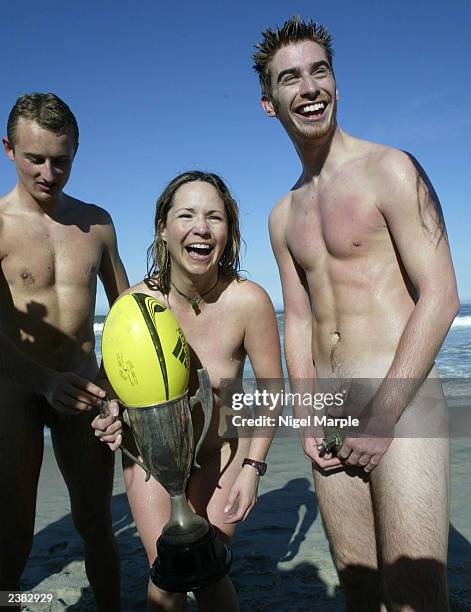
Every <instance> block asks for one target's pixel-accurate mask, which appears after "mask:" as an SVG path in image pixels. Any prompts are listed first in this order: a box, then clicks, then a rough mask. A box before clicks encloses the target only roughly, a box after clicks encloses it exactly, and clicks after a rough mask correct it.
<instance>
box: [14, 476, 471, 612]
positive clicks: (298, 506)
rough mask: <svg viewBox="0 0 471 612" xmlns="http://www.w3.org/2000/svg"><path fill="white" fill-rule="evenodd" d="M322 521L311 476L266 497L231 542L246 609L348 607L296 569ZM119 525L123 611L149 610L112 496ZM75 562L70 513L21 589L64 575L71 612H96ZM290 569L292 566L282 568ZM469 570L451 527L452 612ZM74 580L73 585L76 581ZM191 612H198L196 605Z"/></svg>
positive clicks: (310, 569)
mask: <svg viewBox="0 0 471 612" xmlns="http://www.w3.org/2000/svg"><path fill="white" fill-rule="evenodd" d="M317 516H318V508H317V503H316V499H315V496H314V495H313V494H312V490H311V488H310V482H309V480H308V479H307V478H296V479H293V480H291V481H289V482H288V483H287V484H286V485H285V486H284V487H283V488H280V489H277V490H274V491H270V492H268V493H265V494H263V495H260V497H259V499H258V503H257V506H256V507H255V508H254V510H253V511H252V513H251V515H250V518H249V519H248V520H247V521H246V522H244V523H241V524H240V525H239V527H238V530H237V535H236V537H235V539H234V541H233V544H232V548H233V551H234V556H235V562H234V566H233V569H232V571H231V577H232V578H233V581H234V584H235V585H236V588H237V590H238V592H239V597H240V602H241V611H242V612H262V611H263V612H279V611H280V610H286V611H288V610H289V612H297V611H298V610H299V611H303V612H305V611H311V610H312V611H314V610H320V609H322V610H323V611H324V612H336V611H340V610H343V609H344V607H345V603H344V598H343V594H342V592H341V591H340V589H338V588H336V589H335V592H333V593H332V592H328V590H327V586H326V584H325V582H324V581H323V580H322V579H321V577H320V571H319V570H320V568H319V567H318V566H316V565H315V564H314V563H309V562H306V561H303V562H300V563H298V564H296V556H297V553H298V551H299V548H300V546H301V544H302V542H303V540H304V539H305V537H306V534H307V532H308V530H309V529H310V528H311V527H312V524H313V522H314V521H315V520H316V518H317ZM113 525H114V530H115V533H116V534H117V538H118V543H119V549H120V555H121V564H122V610H123V612H134V611H135V610H144V609H145V598H146V584H147V576H148V564H147V557H146V555H145V553H144V550H143V547H142V545H141V544H140V541H139V536H138V533H137V531H136V528H135V525H134V523H133V519H132V516H131V512H130V510H129V506H128V502H127V499H126V495H125V494H120V495H115V496H114V497H113ZM72 562H79V563H83V547H82V543H81V540H80V538H79V536H78V535H77V534H76V532H75V530H74V528H73V525H72V520H71V517H70V514H69V515H67V516H64V517H63V518H61V519H60V520H58V521H56V522H54V523H51V524H50V525H48V526H47V527H46V528H45V529H43V530H42V531H40V532H39V533H38V534H37V535H36V536H35V540H34V545H33V550H32V553H31V557H30V561H29V563H28V567H27V570H26V572H25V575H24V578H23V589H24V590H34V589H35V588H36V587H37V585H39V584H40V583H41V582H42V581H43V580H45V579H46V578H48V577H50V576H52V575H53V574H59V573H63V574H64V573H65V574H66V575H65V577H64V578H65V584H64V582H63V584H64V586H63V590H62V591H60V590H59V592H58V599H59V602H58V603H61V604H62V606H63V609H67V610H69V611H73V612H79V611H80V612H88V611H90V612H91V611H93V610H95V609H96V608H95V605H94V600H93V596H92V594H91V590H90V588H89V587H85V588H83V586H82V584H83V583H82V582H80V585H77V587H76V588H74V586H73V584H69V582H68V578H67V566H68V565H69V564H70V563H72ZM279 563H281V567H280V568H278V564H279ZM285 564H286V565H285ZM284 565H285V567H288V568H289V569H284V568H283V566H284ZM470 573H471V544H470V542H469V541H468V540H466V538H464V537H463V536H462V535H461V534H460V533H459V532H458V531H456V530H455V529H454V528H453V526H452V525H450V564H449V578H450V587H451V610H452V611H453V612H464V611H469V610H471V604H470V603H469V602H470V601H471V593H470V587H469V576H470ZM70 578H71V581H72V580H73V578H72V576H71V577H70ZM82 580H83V578H82ZM68 590H69V591H70V594H69V598H68V597H67V591H68ZM61 593H62V594H63V597H61ZM71 600H73V601H75V602H76V603H72V601H71ZM55 609H56V608H55ZM57 609H60V606H59V607H58V608H57ZM189 609H190V610H196V608H195V607H194V604H191V605H190V608H189Z"/></svg>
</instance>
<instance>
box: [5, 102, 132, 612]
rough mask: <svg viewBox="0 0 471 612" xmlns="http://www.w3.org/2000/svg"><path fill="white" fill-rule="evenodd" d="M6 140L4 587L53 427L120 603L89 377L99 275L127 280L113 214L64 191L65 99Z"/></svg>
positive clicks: (93, 574) (115, 287)
mask: <svg viewBox="0 0 471 612" xmlns="http://www.w3.org/2000/svg"><path fill="white" fill-rule="evenodd" d="M3 144H4V148H5V151H6V153H7V155H8V157H9V159H10V160H12V161H13V162H14V163H15V166H16V171H17V174H18V182H17V183H16V185H15V187H14V188H13V189H12V191H10V192H9V193H7V194H6V195H5V196H3V197H2V198H1V199H0V263H1V276H0V280H1V284H2V291H1V294H0V312H1V328H0V350H1V354H2V359H1V361H0V375H1V376H2V379H1V383H0V384H1V391H2V403H1V405H0V415H1V423H2V425H1V429H0V456H1V459H2V461H1V468H0V489H1V491H2V499H3V503H2V504H1V505H0V590H2V591H11V590H19V589H20V578H21V574H22V571H23V569H24V566H25V564H26V560H27V557H28V554H29V551H30V548H31V543H32V537H33V529H34V517H35V504H36V490H37V484H38V478H39V471H40V467H41V462H42V455H43V428H44V425H48V426H49V427H50V429H51V437H52V442H53V446H54V453H55V456H56V459H57V462H58V465H59V467H60V470H61V472H62V475H63V477H64V479H65V481H66V484H67V487H68V489H69V494H70V500H71V509H72V516H73V520H74V523H75V526H76V527H77V529H78V531H79V533H80V534H81V536H82V537H83V539H84V544H85V564H86V571H87V576H88V578H89V580H90V584H91V586H92V589H93V591H94V594H95V598H96V601H97V605H98V608H99V609H100V610H103V611H105V610H106V611H107V612H109V611H112V610H118V609H119V562H118V554H117V547H116V542H115V539H114V535H113V531H112V527H111V512H110V499H111V491H112V481H113V456H112V453H110V452H109V450H108V449H107V448H106V445H103V444H99V443H98V441H97V440H96V438H95V437H94V435H93V432H92V430H91V428H90V422H91V420H92V419H93V417H94V416H95V415H96V411H97V406H98V405H99V403H100V401H101V399H102V397H103V396H104V391H103V390H102V389H101V388H100V387H97V386H96V385H95V384H93V383H92V382H91V381H92V380H93V379H94V378H95V377H96V375H97V372H98V367H97V362H96V358H95V354H94V344H95V340H94V334H93V317H94V310H95V294H96V283H97V276H100V278H101V280H102V282H103V285H104V287H105V291H106V294H107V297H108V300H109V302H110V304H111V303H112V302H113V301H114V300H115V299H116V298H117V296H118V295H119V294H120V292H121V291H123V290H124V289H126V288H127V287H128V281H127V277H126V273H125V271H124V268H123V265H122V263H121V260H120V258H119V255H118V250H117V243H116V236H115V232H114V228H113V224H112V221H111V218H110V216H109V215H108V213H106V212H105V211H104V210H103V209H101V208H99V207H97V206H94V205H92V204H84V203H83V202H80V201H79V200H76V199H75V198H72V197H70V196H68V195H66V194H65V193H64V192H63V188H64V187H65V185H66V183H67V180H68V178H69V175H70V171H71V168H72V163H73V160H74V157H75V153H76V151H77V147H78V127H77V123H76V120H75V117H74V115H73V114H72V112H71V111H70V109H69V107H68V106H67V105H66V104H65V103H64V102H63V101H62V100H60V99H59V98H58V97H57V96H55V95H54V94H43V93H33V94H26V95H24V96H21V97H20V98H19V99H18V100H17V101H16V103H15V105H14V107H13V109H12V110H11V112H10V116H9V119H8V135H7V136H6V137H5V138H4V139H3Z"/></svg>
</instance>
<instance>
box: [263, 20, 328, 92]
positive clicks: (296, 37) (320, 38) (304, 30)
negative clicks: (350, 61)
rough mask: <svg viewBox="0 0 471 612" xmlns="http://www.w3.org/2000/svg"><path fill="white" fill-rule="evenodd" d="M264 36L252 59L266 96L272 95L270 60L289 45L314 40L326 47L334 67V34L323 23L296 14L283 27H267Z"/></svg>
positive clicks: (325, 49)
mask: <svg viewBox="0 0 471 612" xmlns="http://www.w3.org/2000/svg"><path fill="white" fill-rule="evenodd" d="M262 36H263V40H262V42H260V43H257V44H256V45H255V48H256V49H257V51H255V53H254V54H253V55H252V59H253V61H254V65H253V69H254V70H255V72H257V73H258V76H259V79H260V86H261V88H262V94H263V95H264V96H267V97H270V94H271V76H270V70H269V67H270V62H271V60H272V59H273V56H274V55H275V53H276V52H277V51H278V50H279V49H281V48H282V47H286V46H287V45H290V44H293V43H298V42H302V41H304V40H312V41H313V42H315V43H317V44H318V45H320V46H321V47H322V48H323V49H324V51H325V52H326V55H327V60H328V62H329V65H330V68H331V69H333V64H332V59H333V55H334V50H333V48H332V36H331V34H330V33H329V31H328V30H327V28H326V27H325V26H323V25H322V24H318V23H316V22H315V21H312V20H311V19H310V20H309V21H303V20H302V19H301V17H300V16H299V15H294V16H293V17H291V18H290V19H288V20H287V21H285V22H284V24H283V25H282V26H281V28H280V27H278V26H277V27H275V29H274V30H272V29H271V28H267V29H266V30H265V31H264V32H262Z"/></svg>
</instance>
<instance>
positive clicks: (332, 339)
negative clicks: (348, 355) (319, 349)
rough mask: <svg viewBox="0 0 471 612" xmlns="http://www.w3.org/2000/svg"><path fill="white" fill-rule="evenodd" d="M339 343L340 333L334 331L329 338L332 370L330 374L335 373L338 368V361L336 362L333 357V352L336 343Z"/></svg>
mask: <svg viewBox="0 0 471 612" xmlns="http://www.w3.org/2000/svg"><path fill="white" fill-rule="evenodd" d="M339 342H340V332H339V331H337V330H334V331H333V332H332V333H331V337H330V344H331V348H330V369H331V370H332V374H333V373H334V372H335V370H336V368H337V366H338V361H337V357H336V355H335V351H336V348H337V346H338V343H339Z"/></svg>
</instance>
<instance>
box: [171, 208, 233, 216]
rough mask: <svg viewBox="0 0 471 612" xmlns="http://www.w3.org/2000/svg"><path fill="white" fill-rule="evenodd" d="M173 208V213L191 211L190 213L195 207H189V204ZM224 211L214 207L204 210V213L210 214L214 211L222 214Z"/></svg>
mask: <svg viewBox="0 0 471 612" xmlns="http://www.w3.org/2000/svg"><path fill="white" fill-rule="evenodd" d="M174 210H175V213H179V212H183V211H188V212H192V213H194V212H195V209H194V208H191V206H182V207H181V208H175V209H174ZM224 212H225V211H222V210H218V209H217V208H214V209H211V210H208V211H206V214H207V215H212V214H214V213H219V214H221V215H223V214H224Z"/></svg>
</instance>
